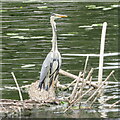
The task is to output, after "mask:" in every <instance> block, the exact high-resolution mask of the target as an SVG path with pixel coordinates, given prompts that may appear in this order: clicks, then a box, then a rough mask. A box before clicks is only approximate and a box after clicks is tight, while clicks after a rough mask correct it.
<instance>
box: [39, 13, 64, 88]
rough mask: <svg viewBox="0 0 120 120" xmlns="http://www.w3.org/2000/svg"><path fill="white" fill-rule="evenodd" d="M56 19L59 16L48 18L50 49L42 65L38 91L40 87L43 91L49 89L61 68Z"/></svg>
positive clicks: (54, 15)
mask: <svg viewBox="0 0 120 120" xmlns="http://www.w3.org/2000/svg"><path fill="white" fill-rule="evenodd" d="M62 16H63V15H62ZM58 17H59V14H53V15H52V16H51V17H50V22H51V26H52V32H53V37H52V49H51V51H50V52H49V53H48V55H47V57H46V58H45V60H44V62H43V64H42V68H41V73H40V83H39V88H40V89H41V88H42V87H43V88H44V89H45V90H48V89H49V88H50V86H51V84H52V82H53V81H56V78H57V76H58V73H59V69H60V66H61V55H60V53H59V51H58V48H57V35H56V23H55V22H54V20H55V18H58Z"/></svg>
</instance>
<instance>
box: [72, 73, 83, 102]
mask: <svg viewBox="0 0 120 120" xmlns="http://www.w3.org/2000/svg"><path fill="white" fill-rule="evenodd" d="M81 74H82V72H80V73H79V79H77V81H76V84H75V86H74V89H73V91H72V94H71V95H70V100H73V99H74V97H75V94H76V92H77V86H78V83H79V80H80V77H81Z"/></svg>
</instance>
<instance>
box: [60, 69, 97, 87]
mask: <svg viewBox="0 0 120 120" xmlns="http://www.w3.org/2000/svg"><path fill="white" fill-rule="evenodd" d="M59 73H60V74H62V75H65V76H68V77H70V78H73V79H75V80H74V81H73V82H72V83H71V84H70V85H69V87H70V86H71V85H72V84H73V83H75V82H76V79H78V76H76V75H73V74H71V73H68V72H66V71H64V70H61V69H60V70H59ZM80 81H81V80H80ZM81 82H82V81H81ZM86 84H87V85H91V86H93V87H94V88H98V86H97V85H96V84H94V83H90V82H89V81H87V83H86ZM67 88H68V87H67Z"/></svg>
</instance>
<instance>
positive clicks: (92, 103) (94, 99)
mask: <svg viewBox="0 0 120 120" xmlns="http://www.w3.org/2000/svg"><path fill="white" fill-rule="evenodd" d="M99 96H100V92H99V93H98V94H97V95H96V97H95V98H94V100H93V101H92V102H91V104H90V107H91V106H92V105H93V103H94V102H95V101H96V100H97V98H98V97H99Z"/></svg>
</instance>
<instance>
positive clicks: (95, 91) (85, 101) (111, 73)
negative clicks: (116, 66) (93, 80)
mask: <svg viewBox="0 0 120 120" xmlns="http://www.w3.org/2000/svg"><path fill="white" fill-rule="evenodd" d="M113 73H114V70H113V71H112V72H111V73H110V74H109V75H108V76H107V78H106V79H105V80H104V81H103V82H102V83H101V85H100V86H99V87H98V89H97V90H96V91H95V92H94V93H93V94H92V95H91V96H90V97H89V98H88V100H87V101H85V103H87V102H88V101H89V100H91V98H92V97H93V96H94V95H95V94H96V93H97V92H98V91H99V90H100V89H101V87H102V86H103V85H104V84H105V82H106V81H107V80H108V79H109V78H110V76H111V75H112V74H113Z"/></svg>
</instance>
